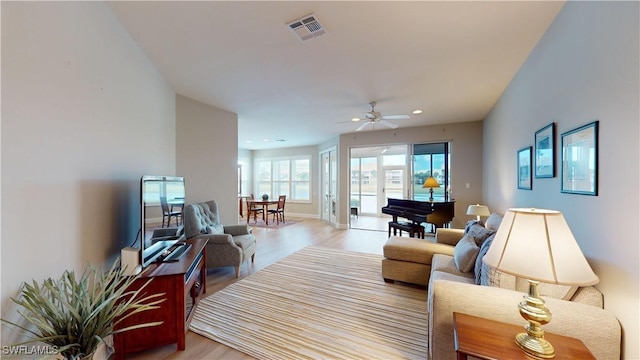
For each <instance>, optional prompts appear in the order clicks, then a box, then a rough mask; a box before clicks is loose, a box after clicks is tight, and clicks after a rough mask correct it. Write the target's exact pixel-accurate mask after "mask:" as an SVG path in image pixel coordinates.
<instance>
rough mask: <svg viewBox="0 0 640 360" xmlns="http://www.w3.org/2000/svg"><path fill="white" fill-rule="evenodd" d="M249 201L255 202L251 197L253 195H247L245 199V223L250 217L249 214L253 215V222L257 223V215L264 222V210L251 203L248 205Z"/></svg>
mask: <svg viewBox="0 0 640 360" xmlns="http://www.w3.org/2000/svg"><path fill="white" fill-rule="evenodd" d="M249 200H255V198H254V197H253V194H250V195H249V198H248V199H247V209H248V211H249V213H248V214H249V215H248V216H247V223H248V222H249V218H250V217H251V214H253V222H258V214H262V220H263V221H264V215H265V214H264V208H263V207H257V206H255V205H253V204H251V203H249Z"/></svg>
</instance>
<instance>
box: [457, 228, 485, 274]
mask: <svg viewBox="0 0 640 360" xmlns="http://www.w3.org/2000/svg"><path fill="white" fill-rule="evenodd" d="M478 250H480V248H478V245H476V241H475V240H474V238H473V237H471V236H467V235H465V236H464V237H463V238H462V239H461V240H460V241H458V244H456V246H455V248H453V261H454V263H455V264H456V268H458V270H459V271H462V272H469V271H471V270H472V269H473V265H474V264H475V262H476V257H477V256H478Z"/></svg>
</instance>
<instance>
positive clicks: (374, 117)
mask: <svg viewBox="0 0 640 360" xmlns="http://www.w3.org/2000/svg"><path fill="white" fill-rule="evenodd" d="M376 104H377V103H376V102H375V101H372V102H370V103H369V106H371V111H368V112H366V113H364V116H365V118H366V119H367V120H368V121H367V122H365V123H363V124H362V125H360V126H358V128H357V129H356V131H361V130H363V129H364V128H366V127H367V126H371V128H372V129H374V128H375V125H376V124H377V123H380V124H382V125H384V126H386V127H388V128H391V129H396V128H397V127H398V125H397V124H394V123H392V122H389V121H387V120H402V119H408V118H409V115H382V114H381V113H380V112H378V111H376V109H375V107H376ZM352 120H353V121H356V120H355V118H354V119H352ZM358 120H359V119H358Z"/></svg>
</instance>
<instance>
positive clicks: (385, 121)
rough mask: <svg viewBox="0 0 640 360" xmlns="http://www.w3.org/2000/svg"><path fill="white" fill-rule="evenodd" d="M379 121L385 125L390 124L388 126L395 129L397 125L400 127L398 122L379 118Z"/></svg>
mask: <svg viewBox="0 0 640 360" xmlns="http://www.w3.org/2000/svg"><path fill="white" fill-rule="evenodd" d="M378 122H379V123H380V124H382V125H385V126H388V127H390V128H392V129H395V128H397V127H398V125H396V124H394V123H390V122H388V121H387V120H379V121H378Z"/></svg>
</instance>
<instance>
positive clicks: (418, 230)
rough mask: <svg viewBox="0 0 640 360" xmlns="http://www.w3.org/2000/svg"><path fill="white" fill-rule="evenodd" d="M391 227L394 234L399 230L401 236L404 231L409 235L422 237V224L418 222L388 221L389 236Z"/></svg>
mask: <svg viewBox="0 0 640 360" xmlns="http://www.w3.org/2000/svg"><path fill="white" fill-rule="evenodd" d="M391 229H393V235H394V236H395V235H396V231H397V230H400V236H402V231H406V232H408V233H409V237H414V236H415V235H417V237H418V238H420V239H424V226H422V225H420V224H413V223H407V222H393V221H389V237H391Z"/></svg>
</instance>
